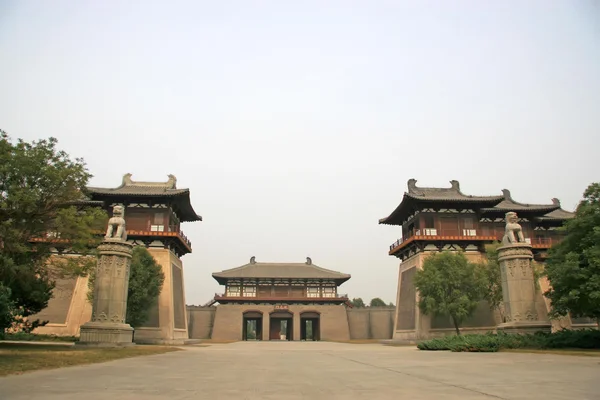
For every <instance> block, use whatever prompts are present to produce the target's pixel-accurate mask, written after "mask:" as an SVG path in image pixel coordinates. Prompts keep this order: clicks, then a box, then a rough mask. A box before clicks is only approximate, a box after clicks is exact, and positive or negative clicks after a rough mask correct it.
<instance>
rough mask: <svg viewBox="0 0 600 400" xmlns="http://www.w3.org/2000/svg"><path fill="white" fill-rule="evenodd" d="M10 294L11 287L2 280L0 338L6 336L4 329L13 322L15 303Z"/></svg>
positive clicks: (0, 283) (0, 284) (0, 292)
mask: <svg viewBox="0 0 600 400" xmlns="http://www.w3.org/2000/svg"><path fill="white" fill-rule="evenodd" d="M10 294H11V293H10V289H9V288H7V287H6V286H4V285H3V284H2V282H0V339H2V338H3V337H4V329H5V328H7V327H9V326H10V324H11V322H12V313H13V310H14V304H13V301H12V300H11V296H10Z"/></svg>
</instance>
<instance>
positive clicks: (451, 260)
mask: <svg viewBox="0 0 600 400" xmlns="http://www.w3.org/2000/svg"><path fill="white" fill-rule="evenodd" d="M415 286H416V288H417V289H418V291H419V308H420V309H421V311H422V312H423V313H424V314H426V315H436V314H440V315H448V316H450V318H452V322H453V323H454V328H455V329H456V334H457V335H460V330H459V327H460V324H461V323H462V322H463V321H464V320H465V319H466V318H468V317H469V316H471V315H472V314H473V312H474V311H475V309H476V308H477V304H478V303H479V301H481V300H482V299H483V298H484V293H485V288H486V276H485V273H484V271H483V270H482V268H481V266H480V265H479V264H475V263H472V262H469V261H468V260H467V258H466V257H465V255H464V254H463V253H462V252H450V251H444V252H441V253H434V254H431V255H430V256H428V257H427V258H426V259H425V261H424V262H423V269H422V270H418V271H417V273H416V274H415Z"/></svg>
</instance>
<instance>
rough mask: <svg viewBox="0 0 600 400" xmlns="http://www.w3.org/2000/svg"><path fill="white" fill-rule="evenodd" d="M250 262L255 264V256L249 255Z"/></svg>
mask: <svg viewBox="0 0 600 400" xmlns="http://www.w3.org/2000/svg"><path fill="white" fill-rule="evenodd" d="M250 264H256V257H254V256H252V257H250Z"/></svg>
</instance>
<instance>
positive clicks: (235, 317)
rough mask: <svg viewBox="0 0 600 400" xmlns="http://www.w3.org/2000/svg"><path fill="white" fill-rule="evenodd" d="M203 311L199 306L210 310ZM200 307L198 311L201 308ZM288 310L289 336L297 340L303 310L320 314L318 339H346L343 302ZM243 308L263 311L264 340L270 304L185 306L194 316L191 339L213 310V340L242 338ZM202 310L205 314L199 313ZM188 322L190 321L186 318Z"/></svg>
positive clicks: (203, 332) (203, 329) (203, 328)
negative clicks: (290, 326)
mask: <svg viewBox="0 0 600 400" xmlns="http://www.w3.org/2000/svg"><path fill="white" fill-rule="evenodd" d="M212 308H214V311H204V310H202V309H205V310H206V309H212ZM201 310H202V311H201ZM288 310H289V312H291V313H292V314H293V338H294V340H300V316H301V314H302V313H303V312H308V311H310V312H316V313H318V314H320V322H319V324H320V337H321V340H349V339H350V330H349V327H348V315H347V313H346V306H345V305H294V304H292V305H290V306H289V309H288ZM246 311H255V312H259V313H262V314H263V319H262V323H263V325H262V332H263V339H264V340H267V339H268V334H269V326H270V325H269V315H270V313H272V312H273V311H274V307H273V306H272V305H251V304H244V305H242V304H221V305H219V306H217V307H196V306H188V315H190V316H192V315H193V318H196V317H198V318H197V319H196V320H195V322H194V326H193V331H192V330H190V332H189V334H190V338H191V339H201V337H200V336H206V332H207V331H208V330H209V328H208V327H207V325H208V324H209V323H210V314H211V313H212V312H214V319H213V321H214V322H213V326H212V333H211V335H210V337H211V339H213V340H242V325H243V318H244V317H243V314H244V312H246ZM202 313H206V314H208V315H205V314H202ZM190 321H191V320H190Z"/></svg>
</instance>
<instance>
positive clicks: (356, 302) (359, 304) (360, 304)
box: [350, 297, 365, 308]
mask: <svg viewBox="0 0 600 400" xmlns="http://www.w3.org/2000/svg"><path fill="white" fill-rule="evenodd" d="M350 304H352V307H354V308H364V307H365V302H364V301H363V299H362V298H360V297H358V298H354V299H352V301H351V302H350Z"/></svg>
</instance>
